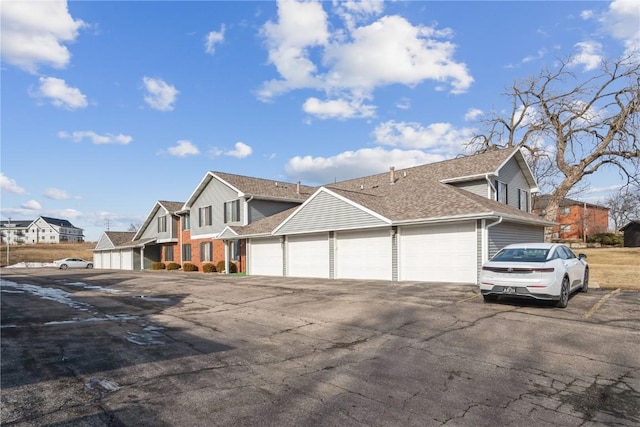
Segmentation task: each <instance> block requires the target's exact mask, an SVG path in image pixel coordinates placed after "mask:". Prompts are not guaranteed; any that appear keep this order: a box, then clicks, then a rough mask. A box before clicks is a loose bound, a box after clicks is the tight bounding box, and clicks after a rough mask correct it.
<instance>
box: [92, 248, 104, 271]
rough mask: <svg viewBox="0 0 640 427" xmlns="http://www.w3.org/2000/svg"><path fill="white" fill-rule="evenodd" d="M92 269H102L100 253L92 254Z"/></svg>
mask: <svg viewBox="0 0 640 427" xmlns="http://www.w3.org/2000/svg"><path fill="white" fill-rule="evenodd" d="M93 268H102V253H100V252H94V253H93Z"/></svg>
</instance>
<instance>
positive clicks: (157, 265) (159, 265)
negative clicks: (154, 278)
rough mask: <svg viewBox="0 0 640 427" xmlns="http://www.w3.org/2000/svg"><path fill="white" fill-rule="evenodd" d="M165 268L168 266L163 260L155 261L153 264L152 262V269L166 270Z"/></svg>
mask: <svg viewBox="0 0 640 427" xmlns="http://www.w3.org/2000/svg"><path fill="white" fill-rule="evenodd" d="M165 268H167V267H166V266H165V265H164V263H163V262H154V263H153V264H151V269H152V270H164V269H165Z"/></svg>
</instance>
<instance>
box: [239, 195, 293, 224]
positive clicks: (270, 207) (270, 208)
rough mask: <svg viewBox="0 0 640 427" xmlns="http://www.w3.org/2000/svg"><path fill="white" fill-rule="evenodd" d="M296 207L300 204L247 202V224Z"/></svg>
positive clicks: (261, 201)
mask: <svg viewBox="0 0 640 427" xmlns="http://www.w3.org/2000/svg"><path fill="white" fill-rule="evenodd" d="M298 205H300V203H293V202H278V201H273V200H252V201H251V202H249V218H248V219H249V224H251V223H252V222H254V221H257V220H259V219H261V218H265V217H267V216H271V215H274V214H277V213H279V212H282V211H284V210H287V209H289V208H292V207H294V206H298Z"/></svg>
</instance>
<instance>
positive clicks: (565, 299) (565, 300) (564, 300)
mask: <svg viewBox="0 0 640 427" xmlns="http://www.w3.org/2000/svg"><path fill="white" fill-rule="evenodd" d="M568 304H569V278H568V277H566V276H565V278H564V279H562V288H560V299H559V300H558V302H557V303H556V307H559V308H565V307H566V306H567V305H568Z"/></svg>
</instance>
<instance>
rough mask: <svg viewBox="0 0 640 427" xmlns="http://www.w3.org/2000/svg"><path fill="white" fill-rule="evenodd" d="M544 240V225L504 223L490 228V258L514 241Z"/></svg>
mask: <svg viewBox="0 0 640 427" xmlns="http://www.w3.org/2000/svg"><path fill="white" fill-rule="evenodd" d="M528 242H532V243H533V242H538V243H541V242H544V227H539V226H531V225H523V224H514V223H508V222H506V223H502V224H498V225H496V226H494V227H491V228H489V258H491V257H493V256H494V255H495V254H496V253H497V252H498V251H499V250H500V249H502V248H504V247H505V246H507V245H509V244H512V243H528Z"/></svg>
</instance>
